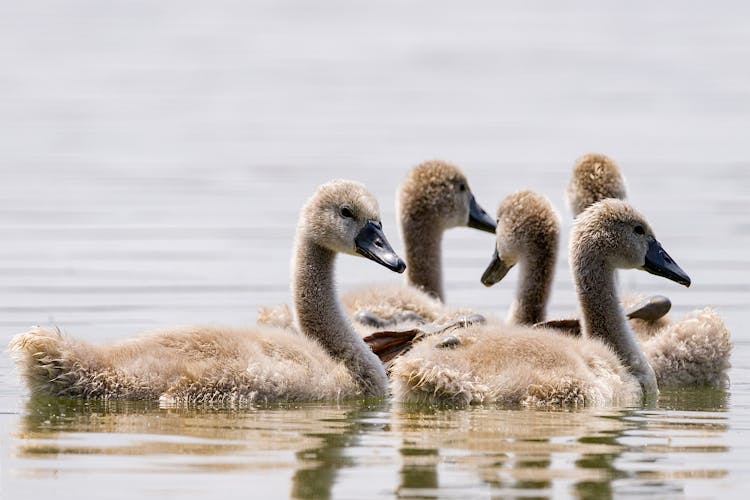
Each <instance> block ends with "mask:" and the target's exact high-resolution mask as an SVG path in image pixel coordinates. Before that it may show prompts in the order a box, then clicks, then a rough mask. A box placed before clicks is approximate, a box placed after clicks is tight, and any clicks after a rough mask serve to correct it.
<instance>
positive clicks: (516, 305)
mask: <svg viewBox="0 0 750 500" xmlns="http://www.w3.org/2000/svg"><path fill="white" fill-rule="evenodd" d="M556 244H557V242H556V241H555V245H556ZM556 259H557V251H556V249H555V248H552V247H550V248H548V249H544V251H538V252H535V253H534V254H533V255H527V256H526V257H525V258H524V259H523V261H522V262H521V265H520V266H519V267H520V271H521V278H520V280H519V282H518V289H517V290H516V299H515V300H514V301H513V304H512V305H511V308H510V317H509V321H510V322H512V323H516V324H520V325H533V324H536V323H539V322H542V321H544V320H545V315H546V311H547V302H548V301H549V296H550V292H551V291H552V279H553V277H554V274H555V261H556Z"/></svg>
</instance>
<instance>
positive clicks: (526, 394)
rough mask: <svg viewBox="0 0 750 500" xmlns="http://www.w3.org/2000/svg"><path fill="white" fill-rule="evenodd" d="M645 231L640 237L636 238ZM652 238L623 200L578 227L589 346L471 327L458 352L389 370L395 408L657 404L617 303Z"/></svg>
mask: <svg viewBox="0 0 750 500" xmlns="http://www.w3.org/2000/svg"><path fill="white" fill-rule="evenodd" d="M636 226H641V228H642V229H643V233H642V234H635V233H634V228H635V227H636ZM649 238H650V239H651V240H653V232H652V231H651V229H650V228H649V227H648V225H647V223H646V221H645V219H644V218H643V216H641V215H640V214H638V213H637V212H636V211H635V210H634V209H632V207H630V206H628V205H627V204H625V203H623V202H620V201H617V200H607V201H604V202H601V203H598V204H596V205H595V206H592V207H591V208H590V209H589V210H587V211H586V212H585V213H584V214H583V215H582V216H581V217H579V219H578V220H577V221H576V225H575V226H574V230H573V235H572V237H571V248H570V255H571V258H570V261H571V266H572V268H573V275H574V277H575V281H576V290H577V293H578V296H579V299H580V301H581V305H582V311H583V318H584V322H583V332H584V334H583V336H582V337H580V338H570V337H565V336H562V335H559V334H552V332H551V331H548V330H540V329H534V328H531V327H525V326H515V325H497V324H492V325H486V326H472V327H469V328H468V329H466V330H462V331H460V332H459V333H458V334H457V336H460V339H459V340H460V341H458V342H450V343H445V342H438V343H437V344H435V343H434V342H432V341H430V342H428V341H422V342H421V343H418V344H417V345H416V346H415V347H414V348H413V349H412V351H410V352H409V353H407V354H405V355H404V356H401V357H400V358H397V359H396V360H395V361H394V362H393V364H392V367H391V380H392V388H393V392H394V396H395V397H396V399H398V400H401V401H406V402H430V403H451V404H473V403H495V402H499V403H509V404H519V405H523V406H561V405H562V406H569V405H573V406H578V405H590V406H603V405H612V404H630V403H632V402H633V401H638V400H640V399H641V398H642V397H643V395H644V394H645V395H655V394H658V389H657V385H656V379H655V376H654V373H653V371H652V370H651V367H650V365H649V364H648V362H647V361H646V359H645V357H644V355H643V353H642V352H641V351H640V349H639V348H638V345H637V343H636V342H635V339H634V337H633V333H632V332H631V331H630V329H629V327H628V325H627V321H626V320H625V316H624V313H623V312H622V309H621V307H620V302H619V299H618V298H617V290H616V286H615V282H614V281H615V280H614V270H615V268H616V267H621V268H633V267H640V266H642V265H643V263H644V259H645V255H646V252H647V250H648V247H649V241H650V240H649Z"/></svg>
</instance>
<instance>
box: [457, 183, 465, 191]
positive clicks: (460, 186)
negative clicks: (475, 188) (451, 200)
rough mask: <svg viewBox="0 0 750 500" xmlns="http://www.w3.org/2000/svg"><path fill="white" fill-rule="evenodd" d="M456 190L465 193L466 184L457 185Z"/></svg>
mask: <svg viewBox="0 0 750 500" xmlns="http://www.w3.org/2000/svg"><path fill="white" fill-rule="evenodd" d="M458 190H459V191H466V184H464V183H463V182H462V183H461V184H459V185H458Z"/></svg>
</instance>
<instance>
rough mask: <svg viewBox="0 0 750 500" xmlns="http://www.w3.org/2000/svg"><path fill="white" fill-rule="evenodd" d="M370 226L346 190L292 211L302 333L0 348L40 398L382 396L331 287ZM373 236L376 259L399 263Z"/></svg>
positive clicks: (365, 201)
mask: <svg viewBox="0 0 750 500" xmlns="http://www.w3.org/2000/svg"><path fill="white" fill-rule="evenodd" d="M342 207H346V210H347V211H348V212H345V211H344V210H343V208H342ZM344 214H346V215H344ZM379 220H380V217H379V210H378V206H377V202H376V201H375V199H374V198H373V197H372V195H371V194H370V193H369V192H367V190H366V189H365V188H364V187H363V186H362V185H361V184H358V183H353V182H350V181H333V182H330V183H328V184H325V185H323V186H321V187H320V188H319V190H318V191H317V192H316V194H315V195H313V197H312V198H310V200H308V202H307V204H306V205H305V206H304V207H303V208H302V211H301V214H300V222H299V224H298V227H297V235H296V238H295V252H294V255H295V257H294V261H293V273H292V294H293V297H294V306H295V311H296V316H297V323H298V324H299V327H300V331H301V332H302V334H297V333H296V332H294V331H292V330H284V329H275V328H270V327H252V328H215V327H180V328H174V329H167V330H160V331H155V332H152V333H150V334H147V335H144V336H140V337H136V338H134V339H130V340H126V341H123V342H120V343H117V344H112V345H92V344H89V343H87V342H83V341H80V340H75V339H72V338H68V337H66V336H63V335H61V334H60V333H59V332H52V331H47V330H43V329H39V328H35V329H33V330H31V331H29V332H25V333H22V334H19V335H17V336H16V337H14V338H13V339H12V340H11V343H10V349H11V351H13V352H14V353H16V355H17V356H18V364H19V366H20V368H21V373H22V375H23V376H24V378H25V380H26V382H27V384H28V386H29V388H30V389H31V391H32V393H33V394H42V395H48V396H66V397H79V398H98V399H147V400H150V399H161V400H164V401H168V402H191V403H192V402H196V403H205V402H251V401H303V400H304V401H310V400H329V399H330V400H337V399H342V398H352V397H383V396H385V395H386V394H387V392H388V379H387V376H386V373H385V369H384V368H383V366H382V364H381V363H380V360H379V359H378V358H377V357H376V356H375V355H374V354H373V353H372V352H371V351H370V349H369V348H368V347H367V345H366V344H365V343H364V342H363V341H362V340H361V338H360V336H359V335H357V334H356V333H355V332H354V330H353V328H352V326H351V324H350V323H349V321H348V319H347V318H346V317H345V316H344V315H343V314H342V312H341V307H340V305H339V303H338V301H337V298H336V296H335V290H334V283H333V271H334V258H335V255H336V253H348V254H355V252H357V248H358V247H356V245H357V240H358V239H359V238H360V237H361V235H362V231H363V230H364V229H366V228H368V227H371V226H372V223H373V221H375V222H377V224H379ZM368 234H369V233H368ZM379 237H380V240H379V242H378V243H379V244H380V247H379V248H381V249H383V250H382V251H383V252H385V253H384V254H383V255H387V256H388V258H392V259H393V262H400V260H397V259H398V258H397V257H395V255H394V254H392V251H391V250H390V246H389V245H388V243H387V241H385V238H384V236H383V235H382V233H379ZM388 252H391V253H390V254H388ZM370 258H373V260H375V258H374V257H370ZM381 263H382V262H381ZM394 266H395V268H398V267H400V268H401V269H403V267H402V266H403V263H402V262H400V266H398V265H396V264H394Z"/></svg>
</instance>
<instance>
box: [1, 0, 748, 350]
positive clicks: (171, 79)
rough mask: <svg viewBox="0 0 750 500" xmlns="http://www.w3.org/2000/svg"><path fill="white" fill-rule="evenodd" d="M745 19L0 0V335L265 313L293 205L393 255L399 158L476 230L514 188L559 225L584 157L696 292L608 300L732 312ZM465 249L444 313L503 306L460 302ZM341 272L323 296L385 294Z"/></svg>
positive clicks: (458, 245)
mask: <svg viewBox="0 0 750 500" xmlns="http://www.w3.org/2000/svg"><path fill="white" fill-rule="evenodd" d="M749 10H750V6H748V5H747V4H745V3H743V2H733V3H730V4H725V5H724V6H723V7H722V8H717V7H716V6H715V5H709V4H705V3H701V2H694V3H685V2H677V1H674V2H660V3H659V4H653V3H651V2H637V3H634V4H633V3H629V4H627V5H620V4H617V3H614V2H613V3H609V4H602V3H600V2H593V1H592V2H576V3H575V4H574V5H561V4H558V3H556V2H531V3H529V2H508V3H505V2H504V3H503V4H502V5H500V4H497V3H496V2H478V3H474V4H472V5H471V7H470V8H469V7H467V6H463V7H459V6H456V5H455V4H452V3H448V2H432V1H430V2H426V1H425V2H410V3H409V4H408V5H404V4H403V3H402V2H378V3H377V4H372V3H366V2H347V1H331V2H326V3H324V4H309V3H306V2H298V1H278V0H274V1H267V2H264V1H252V2H242V1H217V2H210V3H207V2H186V1H174V2H170V1H165V2H150V1H131V0H127V1H110V2H105V3H102V2H98V1H93V0H92V1H85V0H81V1H75V0H71V1H65V2H44V1H31V2H2V3H1V4H0V25H1V26H0V66H1V67H2V68H4V70H3V71H2V73H1V74H0V169H1V172H2V186H3V189H2V192H0V228H2V231H3V233H4V236H5V237H4V244H3V245H2V246H0V327H2V328H3V330H4V331H6V332H12V331H17V330H18V329H19V328H25V327H26V326H28V325H30V324H33V323H44V322H53V323H54V324H58V325H60V326H61V327H63V328H64V329H66V330H68V329H69V330H70V331H71V332H73V333H76V334H79V335H84V336H87V335H97V336H98V335H107V336H109V335H113V336H118V335H125V334H129V333H132V332H133V331H135V330H139V329H142V328H149V327H153V326H157V325H160V324H171V323H175V322H192V321H201V322H232V323H233V322H238V321H253V320H254V317H255V310H256V309H257V307H258V306H259V305H261V304H267V303H275V302H282V301H286V300H287V294H288V272H289V271H288V263H289V258H290V255H291V253H290V251H291V250H290V248H291V238H292V235H293V231H294V224H295V220H296V215H297V210H298V208H299V206H300V205H301V204H302V202H303V201H304V199H305V198H306V197H307V196H308V195H309V194H310V193H311V192H312V191H313V190H314V189H315V187H316V186H317V185H318V184H320V183H321V182H324V181H326V180H328V179H330V178H334V177H347V178H353V179H356V180H359V181H362V182H365V183H366V184H367V185H368V186H369V187H370V189H371V190H372V191H373V192H375V194H376V195H377V196H378V198H379V199H380V200H381V206H382V210H383V219H384V223H385V229H386V231H387V233H388V235H389V237H390V239H391V241H392V242H393V243H394V245H395V246H396V248H397V249H398V248H400V235H399V234H398V232H397V223H396V221H395V218H394V207H393V201H394V195H395V192H396V188H397V186H398V184H399V183H400V182H401V180H402V179H403V177H404V176H405V174H406V172H407V170H408V169H409V168H411V167H412V166H414V165H415V164H417V163H419V162H420V161H423V160H426V159H432V158H441V159H445V160H449V161H452V162H455V163H457V164H459V165H461V166H462V167H463V168H464V170H465V171H466V173H467V175H468V177H469V179H470V181H471V183H472V188H473V190H474V192H475V194H476V195H477V199H478V200H479V202H480V203H481V204H482V205H484V207H485V208H486V209H487V211H488V212H491V213H494V211H495V209H496V207H497V204H498V203H499V201H500V199H501V198H502V197H503V196H504V195H506V194H508V193H510V192H512V191H515V190H517V189H520V188H532V189H536V190H539V191H542V192H544V193H546V194H548V196H550V198H551V199H552V201H553V203H554V204H555V205H556V206H557V207H558V208H559V209H560V210H561V212H562V213H563V215H564V219H565V220H566V222H567V220H568V219H569V216H570V214H569V212H567V211H566V210H565V208H564V205H563V197H562V192H563V189H564V186H565V184H566V182H567V180H568V176H569V174H570V171H571V167H572V165H573V162H574V160H575V159H576V158H577V157H578V156H580V155H581V154H583V153H586V152H589V151H597V152H602V153H606V154H609V155H611V156H612V157H613V158H615V159H616V160H617V161H618V162H619V163H620V164H621V166H622V167H623V169H624V171H625V174H626V176H627V177H628V180H629V187H630V195H631V200H632V201H633V202H634V203H636V204H637V206H638V207H639V208H641V209H642V210H643V211H644V212H646V213H647V215H649V217H650V218H651V220H652V223H653V225H654V227H655V228H656V230H657V234H658V235H659V236H660V238H662V240H664V243H665V246H666V248H668V249H669V251H670V252H671V253H672V254H673V256H674V257H675V258H676V259H677V260H678V262H680V263H681V264H682V265H683V267H685V268H686V269H687V270H688V271H689V272H691V274H696V273H697V276H693V278H694V282H695V284H696V287H695V288H697V289H698V292H693V291H691V293H690V294H686V292H685V291H684V290H680V289H677V288H676V287H671V286H670V285H665V284H664V283H661V282H660V281H658V280H654V279H653V278H651V277H643V276H637V277H632V278H631V277H630V276H629V275H628V278H626V279H625V282H626V283H628V282H634V283H637V282H638V281H639V280H641V281H645V282H648V283H649V284H651V283H653V284H654V287H655V288H660V287H661V288H664V287H666V288H667V290H668V291H670V292H671V291H672V290H676V291H675V292H674V293H677V294H684V301H683V302H681V303H682V304H686V307H687V306H690V305H692V303H697V304H705V303H707V302H711V300H710V298H711V297H708V299H707V298H706V297H705V296H703V295H701V294H700V290H701V288H700V287H701V283H702V282H703V283H705V279H707V280H709V281H711V282H713V283H714V284H715V285H716V286H719V284H728V285H731V286H730V287H729V288H727V289H724V290H723V291H724V292H726V293H729V294H730V295H729V297H728V298H727V301H728V305H730V306H738V305H741V304H742V305H746V304H747V300H746V296H747V294H746V292H747V291H748V290H747V285H746V284H745V283H746V282H745V281H744V279H743V280H742V281H743V283H738V282H737V278H736V273H735V272H731V271H734V270H735V268H734V267H732V264H731V263H732V262H735V263H736V262H737V261H739V260H741V261H742V263H743V266H744V265H745V264H746V263H747V260H746V250H747V248H748V245H747V243H748V233H749V232H750V221H748V220H747V216H746V214H747V213H748V208H750V207H749V205H750V201H748V192H749V191H748V188H750V177H749V176H748V174H747V171H748V167H749V166H750V164H748V160H749V158H748V154H747V140H746V135H747V131H748V129H749V128H750V127H749V125H750V65H748V64H746V63H745V62H746V61H747V60H750V59H749V56H750V43H748V42H749V41H750V32H748V30H747V21H748V15H747V14H748V11H749ZM687 211H690V217H685V214H686V212H687ZM717 226H718V227H717ZM722 231H723V232H722ZM474 233H475V232H473V231H470V230H462V229H457V230H454V231H452V232H450V233H448V235H447V237H446V250H445V252H444V255H445V263H446V267H447V270H446V272H447V276H446V278H447V281H448V282H447V286H446V289H447V290H448V295H449V300H451V301H453V302H458V303H469V304H472V305H476V304H477V302H479V303H480V304H481V305H482V306H487V307H490V306H497V304H500V307H501V308H502V312H503V313H504V310H505V304H507V303H508V300H509V298H510V296H511V294H512V289H513V286H512V282H511V284H510V285H504V286H499V287H496V289H493V290H491V291H486V290H483V289H482V287H481V286H478V277H479V275H480V274H481V272H482V270H483V269H484V265H485V264H486V261H487V259H488V258H489V256H490V253H491V248H492V240H491V238H489V237H487V235H483V234H474ZM718 233H722V234H721V238H722V240H719V236H718ZM665 236H666V237H665ZM719 241H720V242H721V243H720V244H718V245H715V244H716V243H718V242H719ZM700 242H707V243H710V244H711V248H710V250H711V252H710V254H709V253H706V252H705V251H704V250H705V249H704V248H701V245H700ZM696 243H698V244H697V245H696ZM696 247H697V248H696ZM565 253H566V252H565V251H562V252H561V266H560V273H561V278H560V279H561V280H562V281H560V286H559V287H558V288H559V289H560V290H570V279H569V277H568V276H567V269H566V265H565V257H566V256H565ZM706 261H710V262H715V263H717V264H716V265H711V266H707V265H706V264H705V262H706ZM727 262H729V264H727ZM341 266H342V267H341V269H342V271H343V272H342V273H341V281H342V283H343V285H342V286H344V287H350V286H355V285H356V284H357V283H362V282H366V281H371V280H376V281H388V280H391V281H398V280H400V277H398V276H390V275H388V273H387V272H386V271H384V270H382V269H379V268H377V266H372V265H368V264H367V263H365V262H360V261H357V260H356V259H354V260H352V259H342V264H341ZM727 266H729V267H732V268H731V269H727ZM735 267H736V266H735ZM743 269H744V267H743ZM704 270H705V271H706V273H705V275H701V273H702V272H703V271H704ZM728 271H729V272H728ZM631 274H632V273H631ZM743 276H744V275H743ZM509 278H510V277H509ZM701 278H705V279H704V280H702V279H701ZM628 280H630V281H628ZM508 281H509V282H510V280H508ZM732 286H733V287H734V288H732ZM738 287H739V288H738ZM703 291H704V292H706V293H708V292H709V289H708V288H704V289H703ZM714 291H715V290H714ZM732 294H735V295H732ZM740 296H741V297H742V299H740ZM553 300H554V302H555V305H553V308H557V309H556V310H559V311H560V312H562V311H567V310H572V309H573V308H574V307H575V300H574V297H573V296H572V295H570V294H569V293H563V292H558V293H557V295H556V300H555V299H553Z"/></svg>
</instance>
